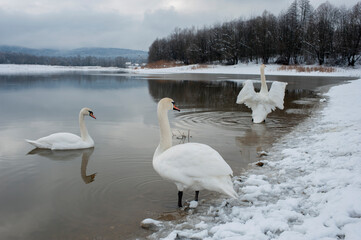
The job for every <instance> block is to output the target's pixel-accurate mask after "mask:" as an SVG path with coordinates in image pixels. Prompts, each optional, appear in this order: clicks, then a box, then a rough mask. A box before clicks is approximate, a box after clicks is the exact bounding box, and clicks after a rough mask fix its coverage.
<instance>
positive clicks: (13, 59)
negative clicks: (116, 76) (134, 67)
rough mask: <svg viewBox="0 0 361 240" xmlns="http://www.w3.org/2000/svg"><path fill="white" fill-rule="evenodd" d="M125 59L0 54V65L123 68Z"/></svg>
mask: <svg viewBox="0 0 361 240" xmlns="http://www.w3.org/2000/svg"><path fill="white" fill-rule="evenodd" d="M126 62H127V59H126V58H123V57H115V58H111V57H108V58H105V57H92V56H84V57H82V56H76V57H54V56H51V57H50V56H35V55H30V54H24V53H13V52H0V64H39V65H59V66H101V67H122V68H123V67H125V63H126Z"/></svg>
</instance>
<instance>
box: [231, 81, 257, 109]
mask: <svg viewBox="0 0 361 240" xmlns="http://www.w3.org/2000/svg"><path fill="white" fill-rule="evenodd" d="M236 103H237V104H242V103H244V104H245V105H246V106H247V107H249V108H253V107H255V106H256V105H257V103H258V96H257V93H256V92H255V91H254V87H253V82H252V80H247V81H245V82H244V83H243V88H242V89H241V91H240V92H239V94H238V97H237V101H236Z"/></svg>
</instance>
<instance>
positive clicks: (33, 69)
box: [0, 64, 124, 75]
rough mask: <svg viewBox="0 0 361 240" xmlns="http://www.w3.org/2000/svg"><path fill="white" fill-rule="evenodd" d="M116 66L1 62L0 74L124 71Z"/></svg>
mask: <svg viewBox="0 0 361 240" xmlns="http://www.w3.org/2000/svg"><path fill="white" fill-rule="evenodd" d="M123 70H124V69H122V68H116V67H108V68H105V67H96V66H95V67H92V66H85V67H71V66H51V65H27V64H0V75H26V74H55V73H64V72H94V71H96V72H99V71H102V72H104V71H106V72H114V71H123Z"/></svg>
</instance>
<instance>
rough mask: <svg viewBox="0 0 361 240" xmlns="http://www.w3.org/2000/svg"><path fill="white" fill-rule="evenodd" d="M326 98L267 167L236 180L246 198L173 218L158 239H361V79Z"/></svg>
mask: <svg viewBox="0 0 361 240" xmlns="http://www.w3.org/2000/svg"><path fill="white" fill-rule="evenodd" d="M325 97H326V98H327V99H328V100H327V101H326V102H323V103H321V104H324V106H323V107H324V108H321V109H320V110H318V111H316V112H315V113H314V114H313V115H312V117H310V118H309V119H307V120H306V121H305V122H303V123H302V124H300V125H299V126H298V127H296V129H295V130H294V131H292V132H291V133H290V134H288V135H286V136H285V137H283V138H282V139H280V141H278V143H277V144H276V145H275V146H274V147H273V148H272V149H271V151H270V152H269V155H268V156H265V157H264V159H263V162H264V163H265V165H264V166H263V167H262V168H254V169H252V170H250V171H248V172H247V173H245V174H244V175H242V176H240V177H236V178H235V180H234V182H235V186H236V189H237V191H238V193H239V196H240V200H239V201H231V202H230V204H227V202H226V201H223V203H219V204H218V205H217V204H215V205H214V206H213V207H210V208H209V209H208V211H205V212H204V213H199V214H191V215H189V216H187V218H186V220H185V221H184V222H183V221H182V223H178V224H175V223H166V225H167V226H166V227H165V228H161V229H160V230H159V231H158V232H156V233H154V234H153V235H151V236H150V238H154V239H178V238H179V239H183V238H184V239H229V240H230V239H232V240H235V239H250V240H251V239H252V240H258V239H259V240H263V239H265V240H266V239H292V240H298V239H300V240H301V239H302V240H306V239H307V240H309V239H315V240H316V239H317V240H319V239H346V240H357V239H360V236H361V148H360V143H361V127H360V126H361V79H359V80H355V81H351V82H350V83H348V84H344V85H340V86H335V87H332V88H331V89H330V91H329V92H328V93H327V94H326V96H325ZM321 107H322V106H321ZM170 229H172V230H170ZM177 237H178V238H177Z"/></svg>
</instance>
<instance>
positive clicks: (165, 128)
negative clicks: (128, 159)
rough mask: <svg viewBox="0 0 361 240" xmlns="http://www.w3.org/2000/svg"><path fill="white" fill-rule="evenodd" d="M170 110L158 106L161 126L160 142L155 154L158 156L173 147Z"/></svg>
mask: <svg viewBox="0 0 361 240" xmlns="http://www.w3.org/2000/svg"><path fill="white" fill-rule="evenodd" d="M167 113H168V110H166V109H163V108H161V107H160V106H158V122H159V127H160V142H159V146H158V148H157V150H156V151H155V153H154V156H158V155H159V154H161V153H163V152H164V151H165V150H167V149H168V148H170V147H172V132H171V130H170V125H169V120H168V114H167Z"/></svg>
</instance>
